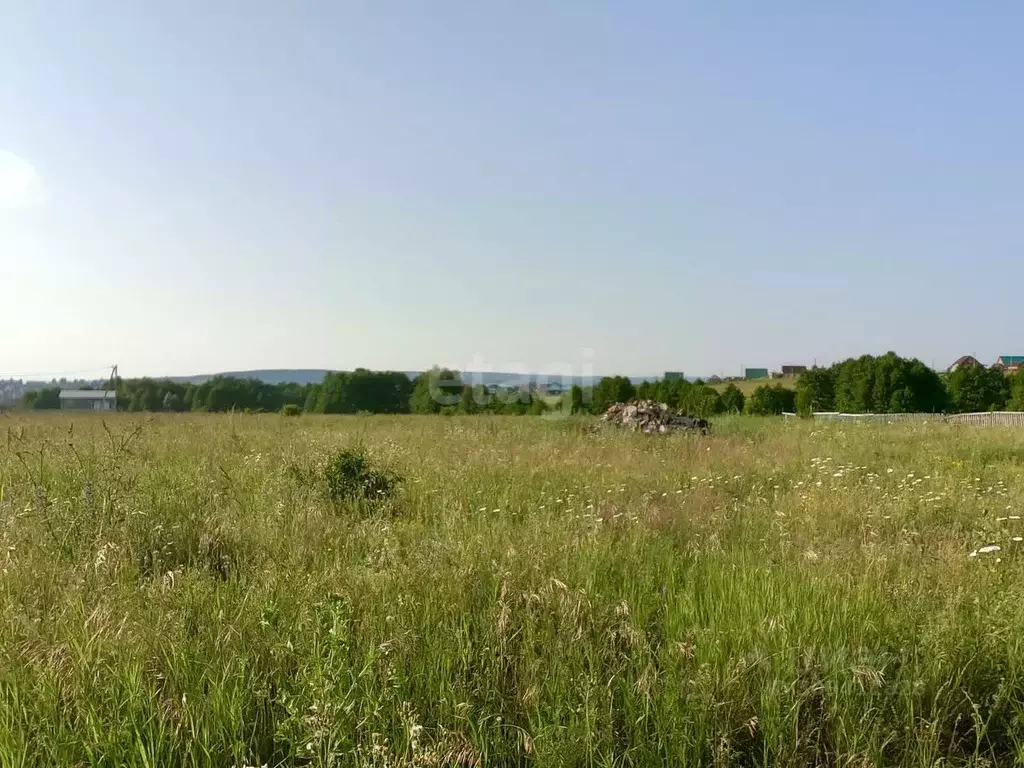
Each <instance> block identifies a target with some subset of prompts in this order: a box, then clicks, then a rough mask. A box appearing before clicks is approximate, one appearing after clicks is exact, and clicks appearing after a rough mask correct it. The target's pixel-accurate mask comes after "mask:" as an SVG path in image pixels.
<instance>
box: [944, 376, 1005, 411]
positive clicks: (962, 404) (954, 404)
mask: <svg viewBox="0 0 1024 768" xmlns="http://www.w3.org/2000/svg"><path fill="white" fill-rule="evenodd" d="M946 389H947V390H948V392H949V406H950V410H952V411H954V412H956V413H975V412H978V411H998V410H1001V409H1002V408H1004V407H1006V402H1007V400H1009V399H1010V379H1009V378H1007V376H1006V374H1005V373H1003V372H1002V371H1000V370H997V369H995V368H983V367H982V366H980V365H967V366H963V367H961V368H957V369H956V370H955V371H953V373H951V374H949V376H948V377H947V379H946Z"/></svg>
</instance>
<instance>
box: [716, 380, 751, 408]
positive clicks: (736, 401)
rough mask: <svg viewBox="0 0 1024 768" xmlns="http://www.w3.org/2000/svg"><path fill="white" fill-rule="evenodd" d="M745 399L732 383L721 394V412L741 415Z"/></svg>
mask: <svg viewBox="0 0 1024 768" xmlns="http://www.w3.org/2000/svg"><path fill="white" fill-rule="evenodd" d="M746 402H747V398H746V396H745V395H744V394H743V392H741V391H740V388H739V387H737V386H736V385H735V384H733V383H732V382H730V383H729V386H727V387H726V388H725V390H724V391H723V392H722V410H723V412H725V413H743V406H744V405H746Z"/></svg>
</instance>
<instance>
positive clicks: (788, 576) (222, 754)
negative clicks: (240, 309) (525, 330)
mask: <svg viewBox="0 0 1024 768" xmlns="http://www.w3.org/2000/svg"><path fill="white" fill-rule="evenodd" d="M0 427H2V428H4V429H5V431H6V435H5V436H4V438H3V443H2V446H0V765H2V766H18V767H21V766H94V765H95V766H101V765H102V766H168V765H173V766H244V765H249V766H252V765H260V766H262V765H268V766H278V765H315V766H342V765H360V766H362V765H365V766H385V765H387V766H412V765H462V766H477V765H481V766H482V765H521V764H533V765H538V766H562V765H600V766H604V765H607V766H612V765H657V764H674V765H721V766H729V765H763V766H780V765H781V766H803V765H837V766H838V765H843V766H869V765H872V766H873V765H877V766H894V765H901V766H926V765H928V766H932V765H937V764H942V765H978V766H980V765H1005V764H1012V763H1014V762H1018V761H1021V760H1022V759H1024V721H1022V719H1021V718H1022V707H1024V670H1022V664H1024V638H1022V633H1021V630H1022V629H1024V600H1022V597H1024V579H1022V576H1024V550H1022V549H1021V548H1022V547H1024V541H1022V542H1017V541H1014V537H1017V536H1018V535H1019V536H1024V521H1022V520H1019V519H1017V518H1018V516H1021V515H1024V511H1022V510H1024V503H1022V502H1024V434H1022V433H1019V432H1015V431H1009V430H1006V431H1004V430H999V429H989V430H971V429H967V428H960V429H957V428H953V427H947V426H942V425H903V426H893V425H888V426H883V425H860V424H824V425H823V424H813V423H804V422H782V421H781V420H770V419H762V420H747V419H741V418H736V419H731V420H730V419H724V420H722V421H721V422H719V423H717V424H716V435H715V436H714V437H711V438H703V439H702V438H693V437H689V436H684V435H680V436H672V437H664V438H663V437H647V436H642V435H634V434H623V433H620V432H614V431H608V430H599V431H595V430H593V429H592V428H591V425H590V423H589V422H583V421H574V420H565V421H548V420H544V419H528V418H500V417H453V418H442V417H422V418H417V417H365V418H364V417H351V418H349V417H313V418H311V417H308V416H304V417H302V418H301V419H286V418H282V417H279V416H229V415H225V416H213V415H207V416H181V417H154V418H146V419H141V420H140V419H137V418H133V417H128V416H116V417H108V418H106V419H102V420H101V419H100V418H92V417H75V418H68V417H63V416H50V417H18V416H15V417H0ZM355 444H359V445H361V446H363V447H364V448H365V450H366V452H367V455H368V457H369V459H370V461H371V463H372V464H373V466H374V467H377V468H379V469H381V470H384V471H387V472H394V473H396V474H397V475H398V476H400V477H401V478H403V482H402V483H401V484H399V485H398V486H396V489H395V491H394V495H393V496H392V498H391V499H390V500H389V501H388V502H387V504H386V505H384V506H382V505H378V504H373V505H367V504H365V503H361V502H360V501H359V500H351V501H347V502H346V501H341V502H339V501H338V500H337V499H332V498H331V497H330V495H329V494H325V493H324V491H323V488H322V487H321V484H320V483H319V482H318V480H317V478H318V476H319V475H318V472H321V471H322V468H323V467H325V466H326V465H327V464H328V460H329V458H330V456H331V455H332V454H333V453H334V452H335V451H336V450H337V449H339V448H342V447H346V446H351V445H355ZM987 545H996V546H998V547H1000V549H999V550H998V551H984V552H980V553H978V554H975V555H974V556H971V553H974V552H976V551H977V550H978V549H979V548H981V547H986V546H987Z"/></svg>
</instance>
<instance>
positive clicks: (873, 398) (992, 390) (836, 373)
mask: <svg viewBox="0 0 1024 768" xmlns="http://www.w3.org/2000/svg"><path fill="white" fill-rule="evenodd" d="M796 409H797V411H798V412H799V413H810V412H813V411H842V412H844V413H973V412H978V411H1001V410H1011V411H1024V371H1022V372H1019V373H1017V374H1015V375H1013V376H1008V375H1006V374H1005V373H1004V372H1003V371H1001V370H999V369H997V368H985V367H983V366H980V365H978V366H964V367H962V368H958V369H957V370H955V371H953V372H952V373H950V374H948V375H940V374H938V373H936V372H935V371H933V370H932V369H931V368H929V367H928V366H926V365H925V364H924V363H922V362H921V361H920V360H916V359H906V358H902V357H899V356H898V355H897V354H896V353H894V352H889V353H887V354H885V355H881V356H879V357H874V356H871V355H864V356H862V357H857V358H850V359H849V360H844V361H842V362H840V363H836V364H834V365H832V366H830V367H828V368H812V369H810V370H808V371H806V372H805V373H804V374H802V375H801V376H800V378H799V380H798V381H797V385H796Z"/></svg>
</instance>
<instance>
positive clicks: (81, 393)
mask: <svg viewBox="0 0 1024 768" xmlns="http://www.w3.org/2000/svg"><path fill="white" fill-rule="evenodd" d="M60 399H61V400H116V399H117V392H114V391H113V390H103V389H62V390H61V391H60Z"/></svg>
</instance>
